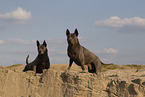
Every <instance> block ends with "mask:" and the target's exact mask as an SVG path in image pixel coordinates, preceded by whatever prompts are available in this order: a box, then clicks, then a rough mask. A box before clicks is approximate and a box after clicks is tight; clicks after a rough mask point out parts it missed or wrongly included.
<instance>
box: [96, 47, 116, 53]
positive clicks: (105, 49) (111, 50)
mask: <svg viewBox="0 0 145 97" xmlns="http://www.w3.org/2000/svg"><path fill="white" fill-rule="evenodd" d="M95 53H107V54H116V53H118V50H117V49H114V48H104V49H103V50H95Z"/></svg>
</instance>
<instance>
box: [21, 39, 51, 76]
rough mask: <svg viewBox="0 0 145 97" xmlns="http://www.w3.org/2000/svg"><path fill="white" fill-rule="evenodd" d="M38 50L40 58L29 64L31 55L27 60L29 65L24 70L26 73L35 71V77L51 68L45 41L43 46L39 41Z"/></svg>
mask: <svg viewBox="0 0 145 97" xmlns="http://www.w3.org/2000/svg"><path fill="white" fill-rule="evenodd" d="M37 48H38V56H37V57H36V59H35V60H34V61H33V62H31V63H28V58H29V55H28V56H27V58H26V64H27V65H26V66H25V68H24V70H23V71H24V72H25V71H28V70H34V72H35V75H36V73H43V72H44V71H43V70H44V69H49V68H50V61H49V57H48V50H47V44H46V42H45V40H44V41H43V44H40V43H39V41H38V40H37Z"/></svg>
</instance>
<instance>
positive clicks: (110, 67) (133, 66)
mask: <svg viewBox="0 0 145 97" xmlns="http://www.w3.org/2000/svg"><path fill="white" fill-rule="evenodd" d="M19 67H20V68H21V69H23V68H24V67H25V65H22V64H15V65H11V66H0V68H6V69H13V68H15V69H16V68H17V69H18V68H19ZM67 68H68V64H51V66H50V69H54V70H61V71H66V70H67ZM85 68H86V70H87V66H86V67H85ZM142 68H145V65H136V64H131V65H115V64H108V65H103V66H102V68H101V71H102V72H103V71H107V70H114V69H142ZM70 70H71V71H81V67H80V66H77V65H76V64H72V67H71V69H70Z"/></svg>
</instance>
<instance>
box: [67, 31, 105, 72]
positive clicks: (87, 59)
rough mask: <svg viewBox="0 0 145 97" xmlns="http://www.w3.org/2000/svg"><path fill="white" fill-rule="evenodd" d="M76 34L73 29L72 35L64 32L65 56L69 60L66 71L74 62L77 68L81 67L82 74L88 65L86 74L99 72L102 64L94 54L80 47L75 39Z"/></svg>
mask: <svg viewBox="0 0 145 97" xmlns="http://www.w3.org/2000/svg"><path fill="white" fill-rule="evenodd" d="M78 34H79V33H78V30H77V29H75V32H74V33H70V32H69V30H68V29H67V30H66V36H67V42H68V48H67V55H68V56H69V58H70V60H69V67H68V70H69V69H70V67H71V65H72V63H73V62H75V63H76V64H77V65H78V66H81V68H82V71H83V72H84V70H85V68H84V65H88V72H90V73H98V72H100V71H101V65H102V62H101V61H100V59H99V58H98V57H97V56H96V55H95V54H93V53H92V52H90V51H89V50H88V49H86V48H85V47H83V46H81V45H80V43H79V40H78V38H77V36H78Z"/></svg>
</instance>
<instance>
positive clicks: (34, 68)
mask: <svg viewBox="0 0 145 97" xmlns="http://www.w3.org/2000/svg"><path fill="white" fill-rule="evenodd" d="M33 70H34V75H36V65H34V67H33Z"/></svg>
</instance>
